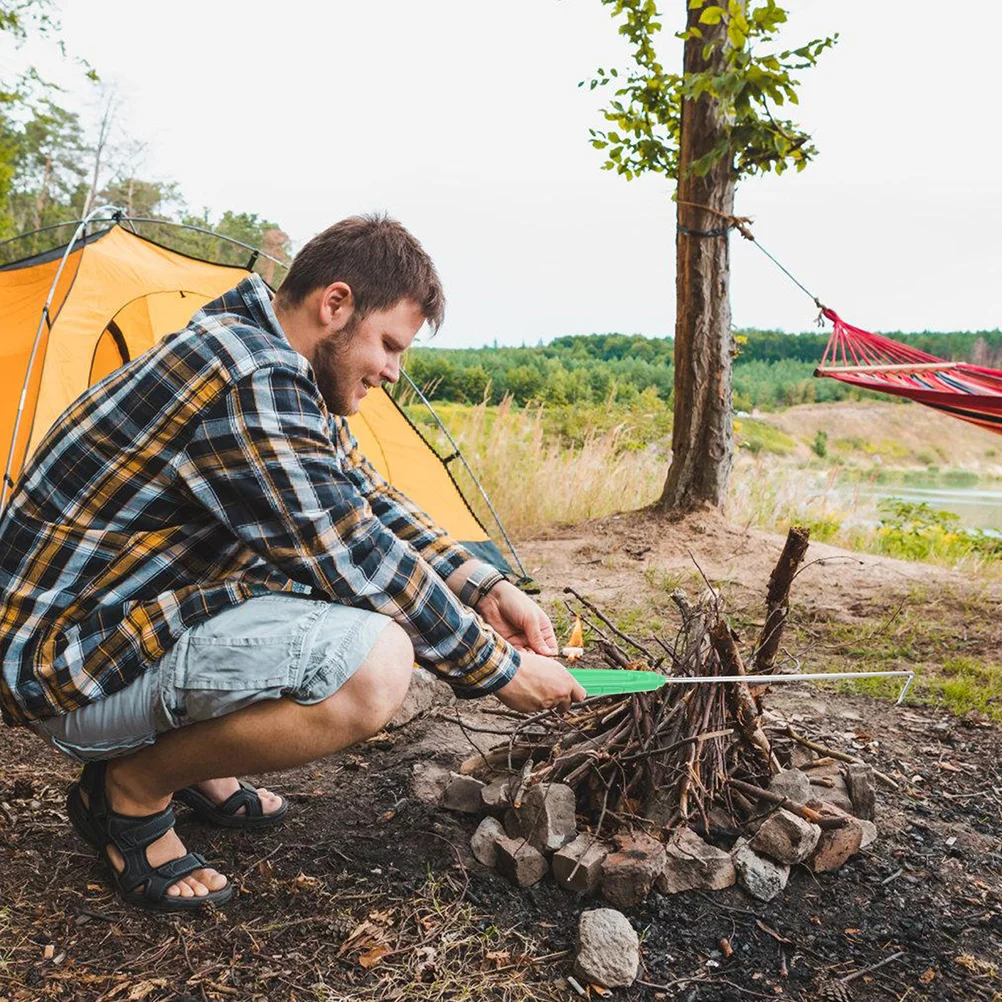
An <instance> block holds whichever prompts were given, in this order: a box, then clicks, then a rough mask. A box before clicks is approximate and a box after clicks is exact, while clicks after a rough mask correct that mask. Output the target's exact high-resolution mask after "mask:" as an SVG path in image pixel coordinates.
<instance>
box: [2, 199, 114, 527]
mask: <svg viewBox="0 0 1002 1002" xmlns="http://www.w3.org/2000/svg"><path fill="white" fill-rule="evenodd" d="M109 212H110V213H118V214H119V215H121V213H122V210H121V209H116V208H115V207H114V206H108V205H102V206H100V207H99V208H97V209H93V210H92V211H91V212H89V213H88V214H87V216H86V217H85V218H83V219H81V220H80V222H79V224H78V225H77V228H76V229H75V230H74V231H73V237H72V239H71V240H70V242H69V243H68V244H67V245H66V250H65V251H64V252H63V256H62V260H60V262H59V268H58V269H57V270H56V274H55V277H54V278H53V279H52V285H50V286H49V294H48V296H46V298H45V305H44V306H43V307H42V315H41V317H39V320H38V330H37V331H36V332H35V342H34V344H32V346H31V355H29V356H28V367H27V368H26V369H25V372H24V384H23V385H22V387H21V399H20V400H19V401H18V405H17V417H16V418H15V419H14V433H13V435H12V436H11V440H10V449H8V450H7V465H6V466H5V467H4V471H3V485H2V489H0V518H2V517H3V514H4V512H5V511H6V510H7V497H8V494H9V492H10V488H11V487H13V481H12V479H11V475H10V471H11V469H12V467H13V465H14V453H15V452H16V451H17V436H18V433H19V432H20V430H21V420H22V418H23V417H24V405H25V403H26V402H27V399H28V387H29V386H30V385H31V373H32V370H33V369H34V367H35V358H36V357H37V355H38V346H39V345H40V344H41V343H42V328H43V327H44V326H45V325H46V324H47V325H48V326H49V329H50V330H51V329H52V320H51V318H50V317H49V307H50V306H51V305H52V298H53V296H55V294H56V287H57V286H58V285H59V279H60V278H62V275H63V269H64V268H65V267H66V262H67V261H68V260H69V257H70V254H71V253H72V251H73V248H74V247H75V246H76V243H77V241H78V240H79V239H80V237H81V235H82V234H84V233H86V232H87V224H88V223H91V222H93V221H94V220H95V218H96V217H98V216H100V215H101V214H103V213H109Z"/></svg>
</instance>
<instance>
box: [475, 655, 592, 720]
mask: <svg viewBox="0 0 1002 1002" xmlns="http://www.w3.org/2000/svg"><path fill="white" fill-rule="evenodd" d="M521 658H522V663H521V665H520V666H519V668H518V671H516V672H515V674H514V675H513V676H512V678H511V681H510V682H508V684H507V685H505V686H503V687H502V688H500V689H498V690H497V692H495V693H494V695H495V696H497V698H498V699H500V700H501V702H502V703H504V705H505V706H508V707H510V708H511V709H513V710H519V711H521V712H523V713H531V712H533V711H535V710H548V709H550V708H551V707H553V708H555V709H559V710H567V709H569V708H570V705H571V703H576V702H579V701H580V700H582V699H584V698H585V697H586V696H587V695H588V694H587V693H586V692H585V691H584V689H583V688H582V687H581V686H580V685H579V684H578V683H577V682H576V681H575V680H574V676H573V675H571V673H570V672H569V671H568V670H567V669H566V668H565V667H564V666H563V665H562V664H561V663H560V662H559V661H557V660H556V659H555V658H544V657H543V656H542V655H540V654H533V653H532V652H531V651H522V652H521Z"/></svg>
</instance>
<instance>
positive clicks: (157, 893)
mask: <svg viewBox="0 0 1002 1002" xmlns="http://www.w3.org/2000/svg"><path fill="white" fill-rule="evenodd" d="M106 768H107V763H106V762H89V763H88V764H87V765H85V766H84V768H83V772H82V773H81V775H80V780H79V782H76V783H73V784H72V786H70V789H69V793H68V794H67V797H66V809H67V812H68V814H69V817H70V821H71V822H72V824H73V827H74V828H75V829H76V830H77V832H78V833H79V834H80V836H81V837H82V838H83V839H84V840H85V841H87V842H89V843H90V844H91V845H92V846H94V848H95V849H97V850H98V853H99V854H100V856H101V858H102V859H103V860H104V862H105V864H106V865H107V867H108V870H109V872H110V873H111V879H112V882H113V883H114V885H115V888H116V889H117V890H118V892H119V894H120V895H121V896H122V898H123V899H124V900H125V901H127V902H128V903H129V904H130V905H138V906H139V907H140V908H149V909H152V910H154V911H164V912H180V911H196V910H198V909H200V908H203V907H204V906H205V905H207V904H210V903H211V904H216V905H218V904H222V903H223V902H224V901H229V899H230V898H231V897H232V896H233V885H232V884H227V885H226V886H225V887H224V888H223V889H222V890H219V891H210V892H209V893H208V894H205V895H202V896H200V897H190V898H185V897H181V896H180V895H171V894H168V893H167V889H168V888H169V887H170V886H171V885H172V884H176V883H177V882H178V881H179V880H181V879H182V878H184V877H187V876H188V875H189V874H191V873H194V872H195V870H200V869H202V868H203V867H204V866H205V865H206V861H205V857H204V856H201V855H200V854H199V853H197V852H189V853H186V854H185V855H184V856H181V857H180V859H172V860H169V861H168V862H166V863H162V864H161V865H160V866H152V865H151V864H150V861H149V859H148V858H147V856H146V850H147V848H148V847H149V846H150V845H151V844H152V843H153V842H156V840H157V839H158V838H161V837H162V836H164V835H166V834H167V832H169V831H170V830H171V829H172V828H173V827H174V812H173V810H171V808H170V807H169V806H168V807H166V808H165V809H164V810H162V811H157V813H156V814H147V815H145V816H144V817H130V816H129V815H127V814H117V813H116V812H115V811H113V810H112V809H111V807H110V806H109V804H108V797H107V793H106V791H105V783H104V776H105V770H106ZM81 789H83V791H84V792H85V793H86V794H87V803H86V804H85V803H84V802H83V798H82V797H81V796H80V790H81ZM109 845H113V846H114V847H115V848H116V849H117V850H118V851H119V853H121V855H122V859H123V860H124V861H125V866H124V867H123V868H122V871H121V873H119V871H118V870H117V869H115V865H114V863H112V861H111V858H110V857H109V856H108V849H107V847H108V846H109Z"/></svg>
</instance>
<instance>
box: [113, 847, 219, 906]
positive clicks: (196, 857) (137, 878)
mask: <svg viewBox="0 0 1002 1002" xmlns="http://www.w3.org/2000/svg"><path fill="white" fill-rule="evenodd" d="M204 866H205V857H204V856H202V855H201V854H200V853H197V852H189V853H185V855H183V856H181V857H180V858H178V859H171V860H168V862H166V863H162V864H161V865H160V866H155V867H154V866H150V864H149V863H148V862H147V861H145V860H144V861H143V864H142V867H141V868H136V869H133V870H131V871H130V867H129V864H128V863H126V866H125V869H124V870H123V871H122V872H121V873H120V874H119V876H118V882H119V885H120V886H121V888H122V890H123V891H125V893H126V894H131V893H134V892H136V891H140V890H141V891H142V894H143V897H144V898H145V899H146V900H147V901H163V899H164V898H165V897H166V895H167V890H168V888H169V887H171V886H172V885H173V884H176V883H177V882H178V881H179V880H181V879H183V878H184V877H187V876H188V875H189V874H191V873H194V872H195V871H196V870H201V869H202V867H204Z"/></svg>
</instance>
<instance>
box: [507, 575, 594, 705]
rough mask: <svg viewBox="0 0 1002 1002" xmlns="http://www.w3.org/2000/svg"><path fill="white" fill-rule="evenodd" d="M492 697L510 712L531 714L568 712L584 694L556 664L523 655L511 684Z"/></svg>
mask: <svg viewBox="0 0 1002 1002" xmlns="http://www.w3.org/2000/svg"><path fill="white" fill-rule="evenodd" d="M491 590H492V591H493V589H491ZM494 695H495V696H497V698H498V699H500V700H501V702H502V703H504V705H505V706H508V707H511V709H513V710H519V711H521V712H522V713H532V712H534V711H536V710H548V709H550V708H551V707H553V708H555V709H559V710H567V709H569V708H570V705H571V703H576V702H578V701H579V700H582V699H584V698H585V696H586V695H587V693H586V692H585V691H584V689H583V688H582V687H581V686H580V685H579V684H578V683H577V682H575V681H574V676H573V675H571V673H570V672H569V671H568V670H567V669H566V668H565V667H564V666H563V665H562V664H561V663H560V662H559V661H557V660H555V659H554V658H543V657H540V656H539V655H538V654H533V653H532V652H531V651H526V652H525V653H523V654H522V663H521V665H520V666H519V669H518V671H516V672H515V674H514V675H513V676H512V679H511V681H510V682H509V683H508V684H507V685H505V686H504V687H503V688H501V689H498V690H497V692H496V693H495V694H494Z"/></svg>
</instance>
